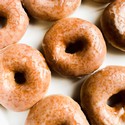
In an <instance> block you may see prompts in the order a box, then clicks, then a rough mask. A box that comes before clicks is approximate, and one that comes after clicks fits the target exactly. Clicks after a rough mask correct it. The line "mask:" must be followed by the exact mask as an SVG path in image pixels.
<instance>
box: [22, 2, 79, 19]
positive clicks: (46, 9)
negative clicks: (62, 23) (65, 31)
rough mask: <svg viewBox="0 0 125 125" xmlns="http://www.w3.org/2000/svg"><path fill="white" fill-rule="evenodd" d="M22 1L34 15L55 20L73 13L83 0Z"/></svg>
mask: <svg viewBox="0 0 125 125" xmlns="http://www.w3.org/2000/svg"><path fill="white" fill-rule="evenodd" d="M22 3H23V5H24V7H25V8H26V9H27V10H28V12H29V13H30V14H31V15H32V16H33V17H35V18H39V19H42V20H50V21H54V20H58V19H61V18H64V17H66V16H68V15H70V14H71V13H73V12H74V11H75V9H76V8H77V7H78V6H80V3H81V0H22Z"/></svg>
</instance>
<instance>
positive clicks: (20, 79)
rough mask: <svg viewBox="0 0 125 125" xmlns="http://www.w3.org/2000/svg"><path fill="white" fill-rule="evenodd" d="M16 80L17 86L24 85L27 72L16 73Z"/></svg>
mask: <svg viewBox="0 0 125 125" xmlns="http://www.w3.org/2000/svg"><path fill="white" fill-rule="evenodd" d="M14 79H15V82H16V83H17V84H24V83H25V82H26V76H25V72H19V71H16V72H15V73H14Z"/></svg>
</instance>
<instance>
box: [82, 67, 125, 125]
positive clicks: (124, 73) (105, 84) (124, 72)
mask: <svg viewBox="0 0 125 125" xmlns="http://www.w3.org/2000/svg"><path fill="white" fill-rule="evenodd" d="M118 93H120V96H119V97H118V100H119V99H120V101H121V102H120V101H119V102H117V103H116V104H115V105H114V106H112V107H111V106H109V105H108V100H109V98H110V97H112V96H113V95H116V94H118ZM124 97H125V67H123V66H108V67H106V68H104V69H102V70H100V71H98V72H97V73H95V74H94V75H92V76H90V78H88V79H87V80H86V82H85V84H83V85H82V88H81V105H82V108H83V110H84V112H85V113H86V115H87V118H88V120H89V121H90V124H91V125H124V124H125V99H124Z"/></svg>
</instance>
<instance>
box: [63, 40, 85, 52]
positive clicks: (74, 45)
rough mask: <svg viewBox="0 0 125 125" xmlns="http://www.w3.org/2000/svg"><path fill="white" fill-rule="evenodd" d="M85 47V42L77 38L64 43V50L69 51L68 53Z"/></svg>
mask: <svg viewBox="0 0 125 125" xmlns="http://www.w3.org/2000/svg"><path fill="white" fill-rule="evenodd" d="M85 47H86V44H85V42H84V40H82V39H77V40H75V41H73V42H69V43H68V44H67V45H66V49H65V52H66V53H70V54H74V53H77V52H80V51H82V50H83V49H84V48H85Z"/></svg>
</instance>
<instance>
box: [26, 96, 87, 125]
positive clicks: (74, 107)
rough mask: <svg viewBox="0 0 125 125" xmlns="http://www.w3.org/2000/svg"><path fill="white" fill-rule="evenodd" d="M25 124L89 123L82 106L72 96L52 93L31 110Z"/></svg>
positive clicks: (78, 124) (61, 124)
mask: <svg viewBox="0 0 125 125" xmlns="http://www.w3.org/2000/svg"><path fill="white" fill-rule="evenodd" d="M25 125H89V123H88V122H87V120H86V117H85V116H84V114H83V112H82V111H81V108H80V106H79V105H78V104H77V103H76V102H75V101H74V100H72V99H71V98H70V97H66V96H61V95H52V96H48V97H46V98H44V99H43V100H41V101H39V102H38V103H37V104H36V105H35V106H33V107H32V108H31V110H30V112H29V115H28V118H27V120H26V123H25Z"/></svg>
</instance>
